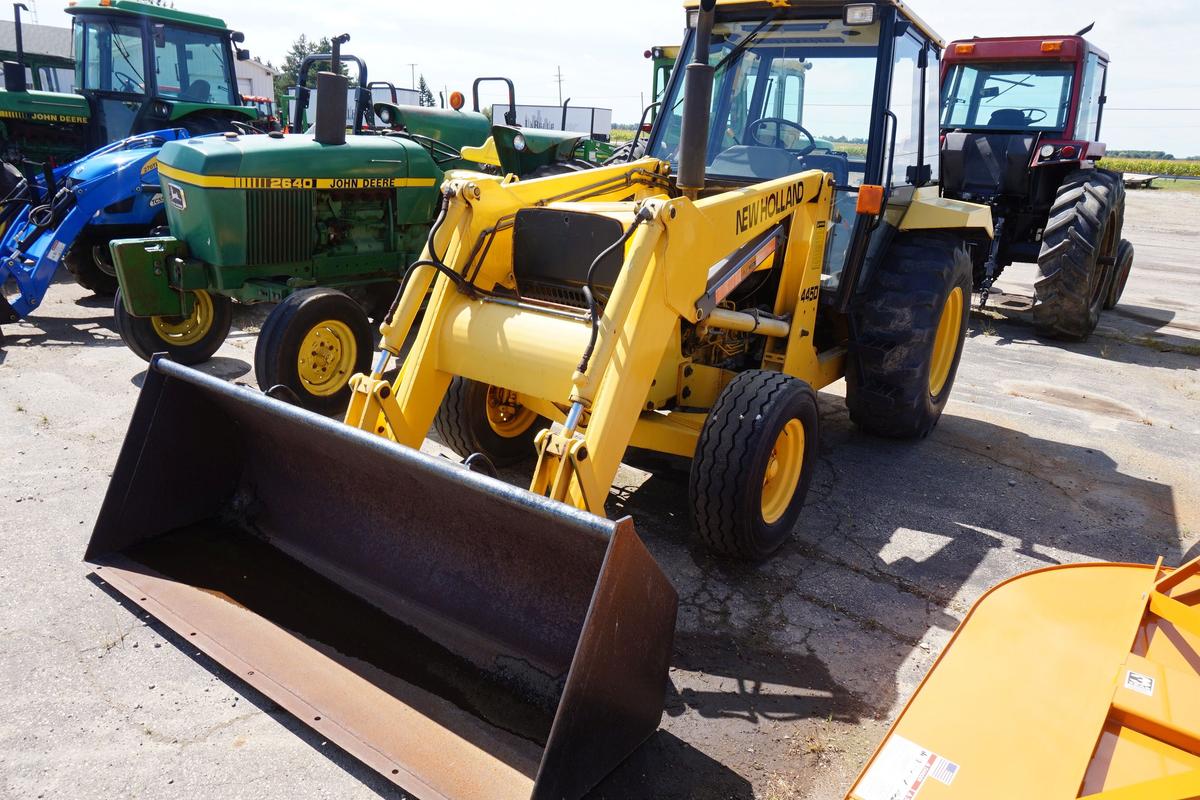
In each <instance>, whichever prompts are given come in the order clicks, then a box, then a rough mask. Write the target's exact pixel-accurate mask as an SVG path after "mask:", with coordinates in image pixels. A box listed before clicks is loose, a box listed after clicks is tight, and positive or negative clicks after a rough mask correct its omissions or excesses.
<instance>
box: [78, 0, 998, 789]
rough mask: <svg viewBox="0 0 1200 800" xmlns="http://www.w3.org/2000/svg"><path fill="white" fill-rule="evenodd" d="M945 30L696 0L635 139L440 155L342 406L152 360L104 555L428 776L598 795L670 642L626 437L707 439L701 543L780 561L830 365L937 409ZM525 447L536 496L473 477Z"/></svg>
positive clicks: (668, 612)
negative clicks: (483, 155) (651, 123)
mask: <svg viewBox="0 0 1200 800" xmlns="http://www.w3.org/2000/svg"><path fill="white" fill-rule="evenodd" d="M831 8H832V10H831ZM939 45H940V40H939V39H937V37H936V35H935V34H933V33H932V31H930V29H929V28H928V26H926V25H925V24H924V23H922V22H921V21H920V20H919V19H917V18H916V17H914V16H912V14H911V13H910V12H909V11H908V10H907V8H905V7H904V6H903V5H901V4H900V3H898V2H897V3H895V4H860V3H843V4H835V6H831V5H830V4H829V3H828V2H822V3H807V2H797V3H792V4H790V5H788V6H786V7H784V6H782V5H780V4H778V3H773V2H761V3H746V2H740V0H739V1H738V2H727V3H721V4H718V3H714V2H711V0H705V2H704V3H703V5H699V6H697V5H695V4H693V5H692V7H691V8H690V9H689V29H688V34H687V38H686V41H685V43H684V47H683V54H684V55H683V58H682V61H681V63H684V64H687V67H686V69H679V70H677V71H676V72H675V75H674V77H673V78H672V83H671V88H670V89H669V90H668V95H667V101H666V103H665V104H664V107H663V111H662V113H661V114H660V115H659V116H658V119H657V122H656V124H655V129H654V132H653V133H652V135H651V137H650V139H649V144H648V151H649V153H650V156H649V157H648V158H645V159H642V160H640V161H636V162H633V163H626V164H619V165H610V166H605V167H600V168H598V169H594V170H588V171H581V172H570V173H567V174H562V175H555V176H550V177H545V178H539V179H518V178H517V177H516V176H512V175H508V176H504V177H500V176H493V175H486V174H482V173H478V172H453V171H452V172H450V173H448V175H447V180H446V181H445V183H444V184H443V185H442V189H441V192H442V197H443V203H442V210H441V213H440V214H439V216H438V218H437V220H436V221H435V222H434V223H433V225H432V227H431V230H430V233H429V237H428V241H427V244H426V246H425V248H424V251H423V253H422V255H421V257H420V258H419V259H418V260H417V261H416V262H414V263H413V264H411V265H410V266H409V267H408V269H407V272H406V274H405V277H404V281H403V290H402V292H401V294H400V296H399V297H398V298H397V300H396V302H395V304H394V305H393V307H392V308H391V309H389V313H388V314H386V315H385V321H384V323H383V325H382V326H381V333H382V344H381V349H380V351H379V353H378V355H377V357H376V359H375V363H374V364H373V366H372V367H371V368H370V370H369V371H368V372H365V373H362V374H359V375H357V376H355V377H354V378H353V380H352V381H351V386H352V395H351V400H350V405H349V408H348V410H347V412H346V417H345V423H344V424H341V425H339V424H336V423H334V422H332V421H330V420H328V419H325V418H321V417H318V416H316V415H314V414H312V413H309V412H306V411H303V410H301V409H298V408H294V407H291V406H290V405H288V404H287V403H284V402H280V401H278V400H274V399H271V398H268V397H263V396H262V395H260V394H257V393H255V392H252V391H250V390H248V389H245V388H241V387H234V386H230V385H228V384H226V383H223V382H221V381H218V380H215V379H213V378H210V377H208V376H204V375H201V374H198V373H196V372H194V371H192V370H189V369H187V368H186V367H183V366H180V365H177V364H174V363H172V362H170V361H168V360H165V359H161V358H160V359H156V360H154V361H153V362H152V365H151V369H150V375H149V377H148V380H147V382H146V385H145V387H144V388H143V394H142V397H141V399H140V401H139V405H138V409H137V412H136V414H135V418H134V422H133V426H132V428H131V430H130V433H129V436H128V437H127V439H126V444H125V447H124V449H123V451H122V454H121V458H120V460H119V462H118V465H117V468H116V471H115V472H114V475H113V481H112V485H111V486H110V488H109V492H108V495H107V497H106V501H105V505H104V507H103V509H102V512H101V516H100V519H99V521H98V523H97V527H96V530H95V532H94V534H93V538H92V541H91V544H90V546H89V550H88V554H87V558H88V560H89V561H91V562H92V563H93V564H95V565H97V566H98V567H99V568H100V572H99V573H98V574H99V575H101V577H103V578H105V579H106V580H108V581H109V582H110V583H111V584H112V585H113V586H114V587H115V588H116V589H117V590H118V591H120V592H121V593H122V594H124V595H125V596H126V597H128V598H130V599H131V600H132V601H133V602H135V603H137V604H139V605H140V606H141V607H143V608H145V609H147V610H148V611H150V612H151V613H153V614H154V615H156V616H157V617H158V618H159V619H161V620H163V621H164V622H166V624H168V625H169V626H170V627H172V628H173V629H174V630H176V631H177V632H179V633H180V634H181V635H182V636H183V637H185V638H186V639H187V641H188V642H189V643H192V642H195V643H196V645H197V647H198V648H200V649H201V650H203V651H204V652H206V653H208V654H210V655H211V656H212V657H214V658H215V659H216V660H217V661H219V662H220V663H221V664H223V665H224V666H226V667H227V668H229V669H230V670H232V671H233V672H234V673H235V674H238V675H240V676H243V677H245V679H246V680H248V681H250V682H251V683H252V684H253V685H254V686H256V687H257V688H259V689H260V690H261V691H263V692H264V693H265V694H267V695H268V696H269V697H272V698H273V699H276V700H277V701H278V702H280V703H281V704H282V705H283V706H284V707H286V708H288V709H289V710H290V711H291V712H292V713H294V714H296V715H297V716H298V717H299V718H300V719H302V720H304V721H306V722H307V724H309V725H311V726H313V727H314V728H315V729H317V730H318V731H320V732H321V733H322V735H325V736H328V738H329V739H330V740H331V741H333V742H335V743H338V744H340V745H341V746H343V747H345V748H347V749H348V750H350V752H352V753H354V754H355V755H357V756H358V757H359V758H361V759H363V761H364V762H365V763H367V764H369V765H370V766H372V767H373V768H375V769H376V770H378V771H379V772H380V773H381V774H383V775H384V776H385V777H386V778H388V779H390V780H393V781H395V782H396V783H397V784H399V785H400V786H402V787H404V788H405V789H407V790H408V791H411V792H413V793H414V794H417V795H418V796H421V797H456V798H459V797H489V798H492V797H522V798H525V797H536V798H556V799H557V798H564V797H567V798H578V797H581V796H582V795H584V794H585V793H586V792H587V791H588V790H589V789H590V788H591V787H592V786H594V785H595V784H596V783H597V782H598V781H599V780H600V779H601V778H602V777H603V775H604V774H605V773H606V772H607V771H608V770H610V769H612V768H613V767H614V766H615V765H616V764H617V763H619V761H620V760H621V759H622V758H623V757H624V756H626V755H627V754H628V753H629V752H630V751H631V750H632V749H633V748H634V747H636V746H637V744H638V743H639V742H640V741H642V740H643V739H644V738H645V737H647V736H649V735H650V734H651V733H652V732H653V731H654V729H655V727H656V725H657V721H658V719H659V718H660V716H661V712H662V708H663V698H664V694H663V690H664V688H665V685H666V671H667V665H668V662H669V658H670V652H671V641H672V634H673V625H674V613H675V608H676V602H677V601H676V597H675V593H674V591H673V590H672V589H671V587H670V584H669V582H668V581H667V579H666V577H665V576H664V575H663V574H662V572H661V570H660V569H659V567H658V566H657V565H656V564H655V563H654V561H653V559H652V558H651V557H650V556H649V555H648V554H647V553H646V551H645V549H644V547H643V546H642V544H641V543H640V542H639V541H638V539H637V536H636V534H635V533H634V531H633V527H632V523H631V522H630V521H629V520H628V519H622V520H618V521H616V522H613V521H610V520H609V519H608V518H607V515H606V508H605V507H606V502H607V499H608V495H609V491H610V485H611V482H612V480H613V476H614V474H615V472H616V470H617V467H618V464H619V463H620V461H621V459H622V457H623V455H624V453H625V452H626V450H627V449H628V448H629V447H637V448H644V449H650V450H656V451H660V452H664V453H670V454H674V455H678V456H684V457H689V458H692V465H693V466H692V479H691V499H690V505H691V512H692V516H693V518H694V520H695V523H696V528H697V532H698V534H699V535H700V537H701V539H702V541H703V542H704V543H705V544H707V545H708V546H709V547H710V548H712V549H713V550H715V551H717V552H719V553H722V554H726V555H730V556H735V557H741V558H746V559H764V558H766V557H768V556H769V555H771V553H773V552H774V551H775V550H777V549H778V548H779V547H780V546H782V545H783V543H784V542H786V541H787V540H788V539H789V538H790V536H791V532H792V529H793V527H794V525H795V523H796V521H797V519H798V518H799V515H800V513H801V510H802V507H803V504H804V498H805V494H806V492H807V488H808V484H809V482H810V481H811V478H812V475H813V472H814V468H815V462H816V459H817V453H818V451H819V441H818V440H819V434H820V431H819V413H818V407H817V400H816V391H817V390H818V389H820V388H822V387H825V386H828V385H830V384H831V383H833V382H835V381H838V380H840V379H842V378H843V377H844V378H845V379H846V380H847V402H848V405H849V408H850V414H851V417H852V419H853V420H854V421H855V422H856V423H857V424H858V425H859V426H860V427H862V428H863V429H864V430H867V431H870V432H873V433H878V434H881V435H885V436H898V437H899V436H903V437H921V436H925V435H927V434H929V433H930V432H931V431H932V430H933V428H934V426H935V425H936V424H937V422H938V419H939V418H940V416H941V413H942V411H943V409H944V408H945V405H946V402H947V400H948V398H949V395H950V392H951V387H952V385H953V383H954V376H955V373H956V370H957V366H958V362H959V359H960V357H961V354H962V348H963V341H964V336H965V331H966V318H967V312H968V298H969V297H970V288H971V286H970V281H971V274H970V271H971V259H970V257H969V255H968V248H970V247H984V248H986V246H987V242H988V238H989V236H990V234H991V218H990V214H989V211H988V209H987V208H986V207H982V206H976V205H972V204H969V203H963V202H957V201H951V200H946V199H943V198H941V197H939V195H938V189H937V185H936V183H935V179H936V173H937V162H938V153H937V146H936V143H937V128H936V120H937V115H936V105H937V54H938V52H939ZM801 64H804V65H806V66H805V67H804V74H805V81H804V91H803V93H802V96H801V94H799V93H796V94H786V95H785V96H784V97H783V99H782V100H779V101H777V99H776V98H775V97H771V96H767V88H768V87H769V86H776V87H778V88H777V90H778V91H781V92H789V91H792V90H794V89H795V88H796V85H795V84H790V83H789V81H787V80H780V81H775V80H773V78H774V76H775V75H776V74H778V75H795V74H797V72H798V69H799V65H801ZM776 71H778V72H776ZM893 84H895V86H896V87H898V88H894V87H893ZM847 87H851V90H848V89H847ZM905 89H906V90H905ZM830 97H837V98H839V100H838V103H839V104H837V105H835V104H832V103H831V102H830V101H829V98H830ZM830 108H839V109H845V108H854V109H856V110H855V111H854V112H853V113H851V114H848V115H847V114H846V113H845V112H844V111H834V112H829V111H827V110H825V109H830ZM776 109H783V112H782V113H786V114H788V116H786V117H785V116H779V113H781V112H776V111H775V110H776ZM923 109H925V110H927V111H929V112H930V113H925V111H923ZM764 112H766V113H765V114H764ZM901 123H902V124H901ZM810 126H811V128H817V130H816V131H815V132H814V131H812V130H811V129H810ZM815 134H820V136H821V137H822V138H823V139H826V140H829V141H846V140H847V139H854V138H861V139H862V140H863V141H865V142H866V144H865V145H864V146H862V147H861V148H848V147H847V148H845V149H841V150H835V151H834V152H822V153H816V152H815V150H816V149H817V147H816V140H815V138H814V136H815ZM841 137H846V138H841ZM422 310H423V318H422V320H421V322H420V324H419V325H418V324H417V323H416V320H417V317H418V314H420V313H421V312H422ZM396 361H399V363H400V368H399V372H398V375H397V376H396V377H395V378H394V379H391V377H390V374H389V370H390V367H391V365H392V364H393V362H396ZM385 376H386V377H385ZM431 425H432V426H434V427H435V428H436V429H437V431H438V432H439V434H440V435H441V438H442V440H443V441H444V442H445V443H446V444H448V445H449V446H450V447H451V448H452V449H454V450H456V451H458V452H459V453H460V454H461V455H462V456H463V457H464V464H463V465H462V466H458V465H454V464H453V463H452V462H450V461H448V460H445V459H434V458H431V457H428V456H426V455H424V454H422V453H421V452H420V451H419V448H420V447H421V445H422V442H423V440H424V439H425V437H426V435H427V434H428V433H429V430H430V427H431ZM522 461H524V462H525V463H526V464H527V465H528V467H529V469H530V473H531V479H530V490H529V491H525V490H522V489H518V488H514V487H512V486H510V485H507V484H505V483H502V482H500V481H498V480H496V479H495V478H494V477H491V475H490V474H489V473H493V471H494V467H495V466H497V465H500V464H508V465H515V464H518V463H520V462H522ZM178 463H186V464H187V465H188V472H189V477H188V478H187V479H184V480H180V479H179V476H178V475H177V473H174V472H173V471H172V469H171V467H170V465H171V464H178ZM339 620H340V623H339V622H338V621H339ZM413 641H416V642H418V643H419V646H416V645H410V644H409V643H410V642H413ZM456 665H457V666H456ZM464 681H465V682H464ZM530 704H532V706H533V707H534V708H535V709H540V714H537V713H532V714H531V713H530V712H529V710H528V709H529V706H530ZM513 713H515V714H516V716H515V717H514V716H512V714H513ZM522 720H523V721H522Z"/></svg>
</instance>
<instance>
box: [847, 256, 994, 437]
mask: <svg viewBox="0 0 1200 800" xmlns="http://www.w3.org/2000/svg"><path fill="white" fill-rule="evenodd" d="M970 312H971V258H970V256H969V255H967V251H966V249H965V247H964V246H963V242H962V240H961V239H960V238H959V237H957V236H954V235H951V234H948V233H919V234H904V235H900V236H898V237H897V238H896V240H895V241H894V242H893V243H892V245H891V247H889V248H888V251H887V253H886V255H885V256H884V258H883V260H882V261H881V263H880V265H879V267H878V268H877V269H876V271H875V273H874V274H873V275H872V276H871V280H870V285H869V286H868V288H867V290H866V293H865V296H864V297H863V298H861V301H860V302H859V303H858V305H857V307H855V308H854V309H853V310H852V311H851V322H852V331H853V336H852V341H851V343H850V352H849V358H848V359H847V364H846V406H847V408H848V409H849V411H850V419H851V420H852V421H853V422H854V424H856V425H858V426H859V427H860V428H862V429H863V430H865V431H868V432H870V433H873V434H876V435H878V436H886V437H889V438H895V439H908V438H920V437H924V436H928V435H929V432H930V431H931V430H933V428H934V426H936V425H937V423H938V420H939V419H941V416H942V410H943V409H945V407H946V402H947V401H948V400H949V399H950V390H951V389H952V388H953V386H954V379H955V377H956V376H957V374H958V364H959V361H960V360H961V358H962V351H963V344H964V342H965V341H966V336H967V319H968V316H969V315H970Z"/></svg>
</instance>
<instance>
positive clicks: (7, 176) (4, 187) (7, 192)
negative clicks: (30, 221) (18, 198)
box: [0, 161, 25, 201]
mask: <svg viewBox="0 0 1200 800" xmlns="http://www.w3.org/2000/svg"><path fill="white" fill-rule="evenodd" d="M24 181H25V176H24V175H22V174H21V170H19V169H17V168H16V167H15V166H13V165H12V164H10V163H8V162H7V161H0V201H4V200H10V199H14V198H13V195H14V194H15V192H16V189H17V187H18V186H20V185H21V184H22V183H24Z"/></svg>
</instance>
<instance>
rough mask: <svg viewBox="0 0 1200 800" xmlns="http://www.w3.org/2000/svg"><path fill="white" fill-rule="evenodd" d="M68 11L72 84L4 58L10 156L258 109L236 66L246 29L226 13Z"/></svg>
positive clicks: (87, 0) (55, 156)
mask: <svg viewBox="0 0 1200 800" xmlns="http://www.w3.org/2000/svg"><path fill="white" fill-rule="evenodd" d="M67 13H69V14H71V15H72V17H73V18H74V23H73V29H74V30H73V41H74V46H73V49H74V55H75V79H74V93H65V92H57V91H38V90H36V89H34V90H32V91H31V90H30V86H29V82H28V81H27V80H25V79H24V75H25V70H24V69H23V67H24V66H25V65H18V64H15V63H14V64H13V65H12V67H11V68H10V67H9V66H7V65H6V69H5V87H4V88H5V91H3V92H0V111H2V112H4V116H5V118H6V119H5V121H6V125H5V127H4V128H3V129H2V130H0V149H2V150H3V153H2V155H3V157H4V158H5V159H6V160H10V161H16V162H21V161H24V160H27V159H28V160H33V161H40V162H53V163H63V162H66V161H70V160H73V159H74V158H77V157H79V156H80V155H82V154H84V153H87V152H90V151H92V150H94V149H96V148H98V147H101V146H103V145H105V144H110V143H112V142H115V141H119V140H121V139H124V138H127V137H129V136H132V135H135V134H139V133H146V132H148V131H155V130H161V129H164V128H171V127H180V128H186V129H187V130H188V131H189V133H191V134H193V135H196V134H203V133H215V132H218V131H223V130H228V129H229V128H230V127H231V125H232V124H233V123H235V122H243V123H249V122H251V121H253V120H254V119H255V117H256V113H255V111H254V110H253V109H249V108H245V107H243V105H242V102H241V97H240V95H239V93H238V91H237V80H236V78H235V76H234V59H235V55H234V48H235V46H236V44H237V43H240V42H241V41H242V39H243V37H242V35H241V34H240V33H235V32H233V31H231V30H229V29H228V28H227V27H226V25H225V23H224V22H222V21H221V20H219V19H216V18H214V17H207V16H201V15H199V14H188V13H184V12H181V11H176V10H174V9H171V8H164V7H160V6H155V5H151V4H149V3H143V2H135V0H72V2H71V4H70V7H69V8H67ZM248 57H249V52H248V51H245V50H240V49H239V50H238V51H237V55H236V58H238V59H244V58H248ZM35 85H36V83H35ZM67 88H69V87H67Z"/></svg>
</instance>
